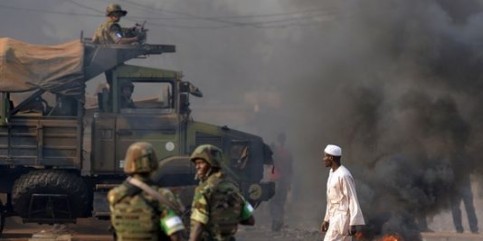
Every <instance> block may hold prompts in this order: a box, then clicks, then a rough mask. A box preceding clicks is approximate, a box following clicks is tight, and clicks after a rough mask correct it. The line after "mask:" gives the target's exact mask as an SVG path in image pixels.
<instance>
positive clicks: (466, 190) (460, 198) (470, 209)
mask: <svg viewBox="0 0 483 241" xmlns="http://www.w3.org/2000/svg"><path fill="white" fill-rule="evenodd" d="M457 178H458V180H457V182H456V184H455V195H454V196H453V197H452V198H451V213H452V215H453V223H454V227H455V229H456V232H458V233H462V232H463V231H464V229H463V224H462V215H461V209H460V204H461V202H463V204H464V205H465V209H466V214H467V216H468V224H469V226H470V231H471V232H472V233H478V219H477V217H476V213H475V206H474V205H473V192H472V191H471V182H470V177H469V175H460V176H458V177H457Z"/></svg>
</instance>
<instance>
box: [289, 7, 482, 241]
mask: <svg viewBox="0 0 483 241" xmlns="http://www.w3.org/2000/svg"><path fill="white" fill-rule="evenodd" d="M310 2H311V1H306V3H307V4H309V3H310ZM338 11H339V12H338V14H337V15H336V17H335V18H334V20H333V21H332V22H331V24H330V26H328V27H326V28H325V29H324V31H320V32H318V34H319V37H318V38H317V39H318V41H317V43H305V44H304V45H305V46H310V47H314V46H317V45H318V48H317V50H316V51H317V52H318V55H317V59H312V60H313V64H314V66H317V67H314V70H313V71H312V72H307V73H306V74H305V76H304V79H305V80H306V81H307V82H309V83H300V82H294V83H292V85H291V86H292V87H293V89H296V93H295V96H297V103H291V104H290V107H291V109H292V110H293V112H292V113H291V116H292V117H294V118H291V120H292V122H293V123H298V126H300V127H302V126H303V128H297V131H295V132H296V133H297V134H299V135H300V140H304V139H305V140H308V138H306V137H307V136H313V133H314V130H315V131H318V134H319V135H318V137H315V138H311V139H312V140H313V141H311V142H307V141H303V142H302V141H300V143H301V144H299V145H298V149H299V150H303V152H306V153H317V154H318V155H320V152H321V150H322V149H323V146H324V145H325V144H328V143H338V144H340V145H341V146H342V147H343V150H344V151H343V152H344V153H345V155H344V158H343V163H345V164H346V165H348V166H349V168H350V169H351V171H352V172H353V174H354V176H356V182H358V183H357V184H358V188H359V198H360V201H361V203H362V205H363V210H364V214H365V216H366V220H367V221H368V227H369V228H370V229H372V232H373V233H372V235H378V234H381V233H389V232H394V233H399V234H401V235H403V237H404V238H405V239H406V240H420V239H421V237H419V234H418V226H417V225H418V220H421V219H424V218H426V217H431V216H433V215H435V214H438V213H439V212H441V211H443V210H447V208H449V205H450V203H449V202H450V197H452V196H454V195H455V193H456V190H458V188H459V185H468V182H467V181H466V180H465V179H467V178H468V175H469V174H471V173H473V174H475V175H478V176H481V173H482V172H481V170H482V168H483V164H482V162H481V161H480V160H481V158H482V154H483V153H481V151H480V150H481V148H480V146H481V142H482V141H481V136H482V134H483V133H482V125H481V123H482V122H481V114H482V110H481V107H480V104H479V103H481V96H482V95H481V94H480V93H481V91H482V87H483V86H482V84H481V83H482V74H483V71H482V68H481V66H482V64H483V58H482V55H481V53H482V50H483V45H482V44H481V43H482V40H483V35H482V34H481V31H480V30H481V29H482V27H483V26H482V21H481V19H482V17H483V12H482V5H481V2H480V1H403V0H390V1H385V0H369V1H339V5H338ZM311 35H312V34H310V35H308V36H310V37H312V36H311ZM301 39H304V38H303V37H301ZM307 39H309V38H307ZM307 56H310V54H309V55H307ZM291 94H293V93H291ZM302 116H303V117H304V118H301V117H302ZM295 128H296V127H295ZM314 158H316V159H319V160H320V157H317V156H314ZM310 165H320V163H315V162H311V163H310ZM305 170H307V171H309V172H310V169H309V168H306V169H305ZM312 173H313V176H312V177H314V176H315V175H317V174H316V173H315V171H312ZM314 180H315V181H318V179H314V178H312V179H307V180H305V181H307V182H310V181H312V182H314ZM319 187H320V185H319ZM309 188H310V189H314V188H316V185H313V186H311V187H309ZM319 189H320V188H319Z"/></svg>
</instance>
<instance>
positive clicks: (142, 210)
mask: <svg viewBox="0 0 483 241" xmlns="http://www.w3.org/2000/svg"><path fill="white" fill-rule="evenodd" d="M157 167H158V159H157V158H156V153H155V151H154V148H153V147H152V145H151V144H149V143H147V142H136V143H134V144H132V145H131V146H129V148H128V150H127V152H126V157H125V158H124V172H125V173H126V174H127V175H129V177H128V179H127V180H126V181H125V182H124V183H122V184H121V185H120V186H118V187H115V188H113V189H112V190H111V191H109V193H108V196H107V199H108V201H109V207H110V210H111V223H112V226H113V227H114V231H115V234H116V237H117V238H116V240H118V241H158V240H166V241H167V240H170V241H178V240H182V239H181V238H182V237H181V232H182V231H183V230H184V229H185V228H184V225H183V222H182V220H181V218H180V217H179V214H180V213H181V211H182V210H183V207H182V206H181V205H180V204H181V202H180V201H179V199H178V198H177V197H176V196H175V195H174V194H173V193H172V192H171V191H169V190H168V189H164V188H160V187H158V186H157V185H155V184H153V183H151V181H150V179H149V176H150V174H151V173H152V172H153V171H155V170H156V169H157Z"/></svg>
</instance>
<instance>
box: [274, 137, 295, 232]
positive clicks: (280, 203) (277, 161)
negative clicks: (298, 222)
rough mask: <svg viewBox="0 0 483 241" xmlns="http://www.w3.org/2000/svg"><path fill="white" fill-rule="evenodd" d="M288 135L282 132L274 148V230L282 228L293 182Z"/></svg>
mask: <svg viewBox="0 0 483 241" xmlns="http://www.w3.org/2000/svg"><path fill="white" fill-rule="evenodd" d="M285 141H286V136H285V134H284V133H280V134H279V135H278V136H277V144H276V145H275V146H274V149H273V154H274V155H273V157H274V158H273V168H272V173H271V177H270V178H271V179H272V181H274V182H275V196H274V197H273V198H272V200H270V204H269V205H270V215H271V216H272V231H274V232H278V231H280V230H281V229H282V227H283V224H284V216H285V202H286V201H287V195H288V192H289V190H290V186H291V183H292V172H293V171H292V154H291V153H290V151H289V150H288V149H287V147H286V146H285Z"/></svg>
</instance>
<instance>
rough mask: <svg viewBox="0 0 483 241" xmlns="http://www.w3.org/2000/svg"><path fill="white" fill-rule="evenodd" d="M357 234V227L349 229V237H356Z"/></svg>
mask: <svg viewBox="0 0 483 241" xmlns="http://www.w3.org/2000/svg"><path fill="white" fill-rule="evenodd" d="M356 233H357V228H356V226H354V225H353V226H351V227H350V229H349V236H352V235H354V234H356Z"/></svg>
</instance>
